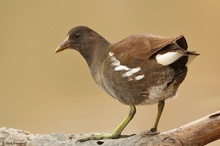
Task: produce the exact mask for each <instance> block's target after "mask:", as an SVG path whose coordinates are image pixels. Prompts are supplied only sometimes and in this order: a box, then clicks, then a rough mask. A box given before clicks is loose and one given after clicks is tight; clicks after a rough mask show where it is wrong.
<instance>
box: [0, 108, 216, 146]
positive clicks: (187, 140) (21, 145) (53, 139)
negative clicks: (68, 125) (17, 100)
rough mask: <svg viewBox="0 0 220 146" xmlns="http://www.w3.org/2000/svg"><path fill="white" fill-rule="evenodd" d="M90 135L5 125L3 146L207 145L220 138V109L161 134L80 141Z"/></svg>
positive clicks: (1, 133) (0, 141)
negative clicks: (28, 129) (33, 129)
mask: <svg viewBox="0 0 220 146" xmlns="http://www.w3.org/2000/svg"><path fill="white" fill-rule="evenodd" d="M89 135H90V134H74V135H73V134H64V133H52V134H32V133H30V132H27V131H24V130H17V129H12V128H4V127H3V128H0V146H75V145H76V146H99V145H102V146H125V145H126V146H146V145H147V146H161V145H163V146H168V145H169V146H170V145H175V146H203V145H206V144H208V143H211V142H213V141H215V140H218V139H220V111H217V112H215V113H213V114H210V115H208V116H205V117H203V118H201V119H198V120H196V121H193V122H191V123H189V124H187V125H184V126H181V127H179V128H175V129H172V130H170V131H166V132H163V133H160V134H158V135H148V134H147V131H144V132H142V133H139V134H137V135H134V136H131V137H128V138H120V139H108V140H99V141H95V140H91V141H86V142H82V143H81V142H76V141H77V140H78V139H80V138H83V137H86V136H89Z"/></svg>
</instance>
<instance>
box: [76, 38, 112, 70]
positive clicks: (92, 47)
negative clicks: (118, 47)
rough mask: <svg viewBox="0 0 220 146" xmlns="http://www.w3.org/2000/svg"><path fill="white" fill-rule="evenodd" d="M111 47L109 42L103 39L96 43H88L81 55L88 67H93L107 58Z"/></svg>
mask: <svg viewBox="0 0 220 146" xmlns="http://www.w3.org/2000/svg"><path fill="white" fill-rule="evenodd" d="M110 45H111V44H110V43H109V42H108V41H107V40H105V39H104V38H102V37H101V38H99V39H98V40H96V41H94V42H92V41H91V42H88V43H87V44H86V45H85V46H84V48H83V49H82V51H80V53H81V55H82V56H83V57H84V59H85V60H86V62H87V64H88V66H89V67H91V66H93V64H97V63H100V62H101V60H102V59H103V57H104V56H106V53H107V52H108V49H109V47H110Z"/></svg>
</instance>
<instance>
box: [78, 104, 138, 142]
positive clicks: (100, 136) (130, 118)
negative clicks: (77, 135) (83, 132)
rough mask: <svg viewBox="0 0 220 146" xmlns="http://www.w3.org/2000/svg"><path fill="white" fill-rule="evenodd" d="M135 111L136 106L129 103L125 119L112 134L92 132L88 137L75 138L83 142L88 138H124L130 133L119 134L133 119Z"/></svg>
mask: <svg viewBox="0 0 220 146" xmlns="http://www.w3.org/2000/svg"><path fill="white" fill-rule="evenodd" d="M135 113H136V108H135V106H133V105H131V106H130V111H129V114H128V116H127V117H126V119H124V121H123V122H122V123H121V124H120V125H119V126H118V127H117V128H116V129H115V130H114V131H113V134H97V135H96V134H94V135H91V136H90V137H86V138H83V139H79V140H77V142H78V141H79V142H84V141H88V140H101V139H117V138H124V137H129V136H132V135H121V133H122V131H123V130H124V128H125V127H126V126H127V125H128V123H129V122H130V121H131V120H132V119H133V117H134V115H135Z"/></svg>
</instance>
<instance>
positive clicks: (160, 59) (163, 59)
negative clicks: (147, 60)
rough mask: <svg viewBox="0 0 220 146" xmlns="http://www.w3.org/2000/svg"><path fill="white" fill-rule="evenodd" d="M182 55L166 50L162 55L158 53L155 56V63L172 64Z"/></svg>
mask: <svg viewBox="0 0 220 146" xmlns="http://www.w3.org/2000/svg"><path fill="white" fill-rule="evenodd" d="M182 56H183V54H181V53H179V52H168V53H165V54H162V55H161V54H158V55H157V56H156V60H157V63H159V64H161V65H165V66H166V65H169V64H172V63H173V62H175V61H176V60H177V59H179V58H180V57H182Z"/></svg>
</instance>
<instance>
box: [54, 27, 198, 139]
mask: <svg viewBox="0 0 220 146" xmlns="http://www.w3.org/2000/svg"><path fill="white" fill-rule="evenodd" d="M187 48H188V45H187V41H186V39H185V37H184V36H183V35H178V36H175V37H164V36H159V35H154V34H136V35H131V36H129V37H126V38H124V39H122V40H121V41H119V42H116V43H110V42H109V41H107V40H106V39H105V38H104V37H103V36H101V35H100V34H98V33H97V32H96V31H94V30H93V29H91V28H89V27H88V26H76V27H73V28H72V29H70V31H69V32H68V33H67V36H66V38H65V40H64V41H63V42H62V43H61V44H60V45H59V46H58V47H57V49H56V50H55V53H58V52H61V51H63V50H66V49H73V50H76V51H78V52H79V53H80V54H81V55H82V56H83V58H84V59H85V61H86V63H87V64H88V67H89V69H90V73H91V75H92V77H93V79H94V80H95V82H96V83H97V84H98V86H99V87H101V88H102V89H103V90H104V91H105V92H106V93H107V94H109V95H110V96H111V97H113V98H114V99H116V100H118V101H119V102H121V103H122V104H124V105H128V106H129V108H130V110H129V114H128V116H127V117H126V118H125V119H124V121H122V123H121V124H120V125H119V126H118V127H117V128H116V129H115V130H114V131H113V133H112V134H94V135H90V136H88V137H85V138H82V139H79V140H78V141H79V142H84V141H88V140H101V139H117V138H122V137H128V136H131V135H122V131H123V130H124V128H125V127H126V126H127V124H128V123H129V122H130V121H131V120H132V118H133V117H134V115H135V113H136V106H138V105H152V104H158V113H157V116H156V120H155V123H154V125H153V127H152V128H151V129H150V130H149V131H148V134H152V135H154V134H158V133H159V132H158V123H159V120H160V117H161V114H162V112H163V109H164V106H165V100H166V99H169V98H173V97H175V96H176V93H177V90H178V87H179V86H180V84H181V83H182V82H183V80H184V79H185V77H186V74H187V71H188V68H187V66H188V64H189V63H190V62H191V61H192V60H193V59H194V58H195V57H196V56H198V55H199V54H198V53H196V52H195V51H187Z"/></svg>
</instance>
